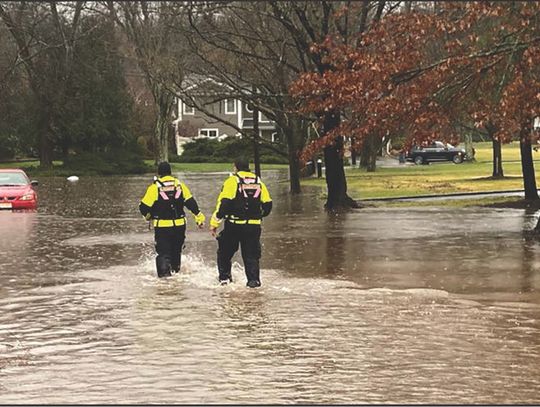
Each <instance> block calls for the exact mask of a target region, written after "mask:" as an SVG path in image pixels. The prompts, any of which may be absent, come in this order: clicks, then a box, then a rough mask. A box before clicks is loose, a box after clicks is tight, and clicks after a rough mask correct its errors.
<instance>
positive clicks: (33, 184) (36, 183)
mask: <svg viewBox="0 0 540 407" xmlns="http://www.w3.org/2000/svg"><path fill="white" fill-rule="evenodd" d="M30 185H32V186H33V187H37V186H38V185H39V182H37V181H36V180H32V181H30Z"/></svg>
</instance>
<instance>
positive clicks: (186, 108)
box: [183, 103, 195, 114]
mask: <svg viewBox="0 0 540 407" xmlns="http://www.w3.org/2000/svg"><path fill="white" fill-rule="evenodd" d="M183 105H184V106H183V112H184V114H195V108H194V107H191V106H188V105H186V104H185V103H183Z"/></svg>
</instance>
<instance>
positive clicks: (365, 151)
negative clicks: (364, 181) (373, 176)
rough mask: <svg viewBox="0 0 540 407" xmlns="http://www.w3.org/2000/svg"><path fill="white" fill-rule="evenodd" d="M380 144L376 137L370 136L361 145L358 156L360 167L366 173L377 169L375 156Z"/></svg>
mask: <svg viewBox="0 0 540 407" xmlns="http://www.w3.org/2000/svg"><path fill="white" fill-rule="evenodd" d="M379 148H380V142H379V141H378V140H377V137H376V136H375V135H373V134H370V135H369V136H368V137H366V139H365V141H364V144H363V145H362V152H361V155H360V167H362V168H365V169H366V170H367V171H368V172H375V170H376V168H377V155H378V153H379Z"/></svg>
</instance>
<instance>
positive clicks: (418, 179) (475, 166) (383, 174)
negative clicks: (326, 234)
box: [302, 143, 540, 199]
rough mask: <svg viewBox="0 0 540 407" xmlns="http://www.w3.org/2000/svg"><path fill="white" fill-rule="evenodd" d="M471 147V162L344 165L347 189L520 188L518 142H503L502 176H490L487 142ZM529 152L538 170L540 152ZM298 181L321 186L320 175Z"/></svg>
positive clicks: (360, 195)
mask: <svg viewBox="0 0 540 407" xmlns="http://www.w3.org/2000/svg"><path fill="white" fill-rule="evenodd" d="M474 147H475V149H476V159H477V161H476V162H474V163H463V164H453V163H437V164H432V165H421V166H416V165H411V166H400V167H396V168H378V169H377V171H376V172H371V173H368V172H366V171H365V170H361V169H358V168H348V169H347V171H346V176H347V187H348V193H349V195H350V196H351V197H352V198H354V199H368V198H387V197H398V196H416V195H429V194H448V193H459V192H481V191H502V190H512V189H523V180H522V178H521V163H520V161H519V160H520V153H519V144H518V143H513V144H510V145H505V146H503V151H502V156H503V170H504V175H505V178H504V179H491V178H490V177H491V174H492V170H493V168H492V163H491V155H492V153H491V143H476V144H475V145H474ZM533 154H534V158H535V160H536V161H535V169H536V170H537V174H538V169H540V152H539V153H536V152H534V153H533ZM537 176H538V175H537ZM302 183H303V184H304V185H316V186H320V187H321V188H325V181H324V179H315V178H310V179H305V180H303V181H302Z"/></svg>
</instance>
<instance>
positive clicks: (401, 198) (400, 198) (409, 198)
mask: <svg viewBox="0 0 540 407" xmlns="http://www.w3.org/2000/svg"><path fill="white" fill-rule="evenodd" d="M520 192H521V193H524V191H523V190H522V189H509V190H505V191H482V192H456V193H452V194H443V195H436V194H433V195H415V196H396V197H385V198H366V199H356V202H358V203H362V202H376V201H412V200H415V199H431V198H446V197H448V198H456V197H468V196H482V195H506V194H515V193H520Z"/></svg>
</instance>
